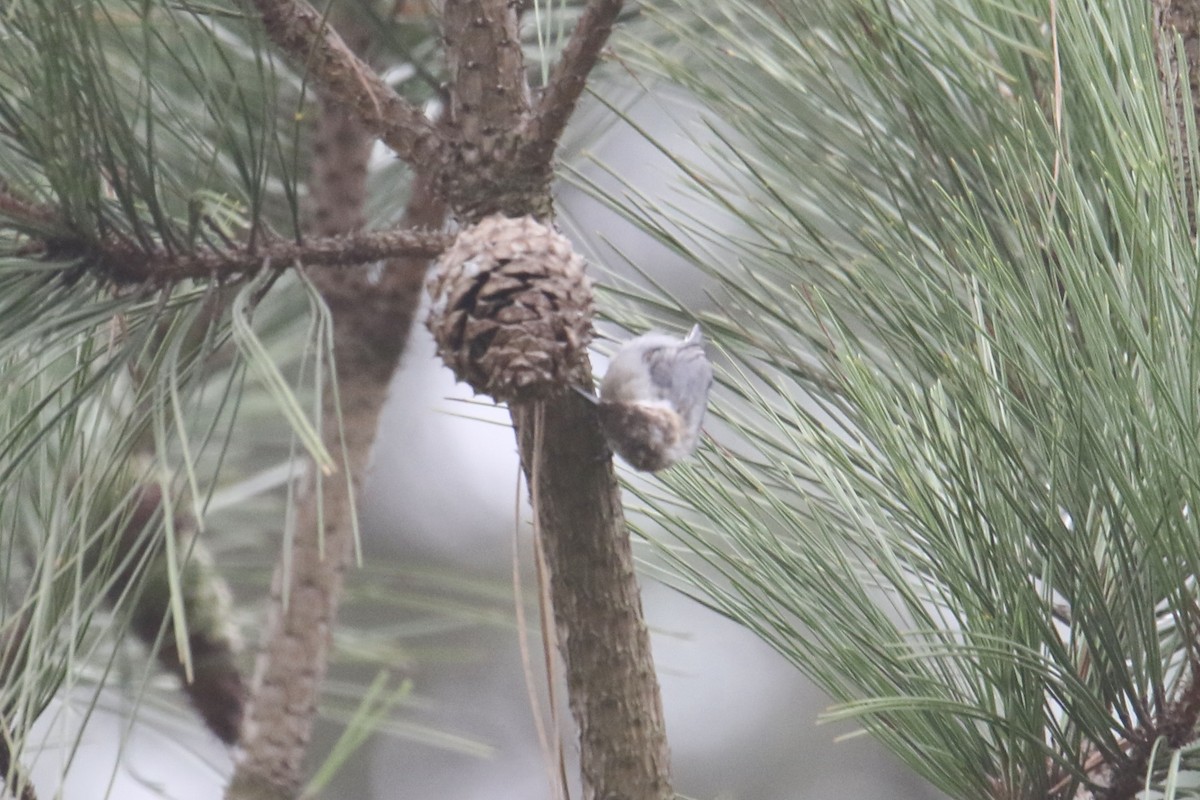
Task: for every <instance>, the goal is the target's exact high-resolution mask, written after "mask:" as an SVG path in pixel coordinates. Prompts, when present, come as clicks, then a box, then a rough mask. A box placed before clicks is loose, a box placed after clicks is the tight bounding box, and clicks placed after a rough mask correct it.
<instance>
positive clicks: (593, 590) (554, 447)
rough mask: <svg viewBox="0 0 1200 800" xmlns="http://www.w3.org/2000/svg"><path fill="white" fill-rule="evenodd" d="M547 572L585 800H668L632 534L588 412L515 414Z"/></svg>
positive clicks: (577, 406) (564, 401)
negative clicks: (616, 799) (575, 727)
mask: <svg viewBox="0 0 1200 800" xmlns="http://www.w3.org/2000/svg"><path fill="white" fill-rule="evenodd" d="M512 418H513V425H514V426H515V427H516V429H517V438H518V441H519V442H520V448H521V465H522V468H523V469H524V471H525V475H526V478H527V480H528V481H529V486H530V487H531V489H530V491H531V494H532V499H533V507H534V513H536V514H537V521H538V530H539V533H540V535H541V537H542V542H543V546H544V548H545V553H546V563H547V567H548V570H549V573H550V591H551V598H552V600H553V606H554V619H555V623H556V624H557V626H558V633H559V635H558V639H559V644H560V647H561V649H562V655H563V660H564V662H565V663H566V670H567V691H568V695H569V700H570V705H571V713H572V714H573V715H574V717H575V721H576V723H577V724H578V725H579V736H580V767H581V769H582V771H583V785H584V793H585V797H589V798H597V800H599V799H600V798H609V797H636V798H639V800H668V798H672V797H674V793H673V792H672V791H671V782H670V752H669V750H668V747H667V737H666V726H665V724H664V722H663V712H662V699H661V697H660V693H659V687H658V679H657V677H656V674H655V670H654V659H653V657H652V655H651V652H650V635H649V632H648V631H647V628H646V623H645V620H644V619H643V616H642V602H641V590H640V589H639V587H638V581H637V572H636V569H635V566H634V560H633V549H632V546H631V543H630V538H629V528H628V525H626V522H625V516H624V512H623V509H622V506H621V489H620V484H618V482H617V479H616V475H615V473H614V470H613V463H612V453H611V452H610V451H609V449H608V446H607V444H606V443H605V441H604V437H603V435H602V434H601V432H600V428H599V422H598V420H597V418H596V412H595V406H594V405H592V404H590V403H588V402H587V401H586V400H584V399H582V398H581V397H579V396H577V395H576V394H575V393H574V392H568V393H565V394H562V395H558V396H556V397H552V398H549V399H547V400H544V401H541V403H533V404H523V405H519V406H514V407H513V408H512Z"/></svg>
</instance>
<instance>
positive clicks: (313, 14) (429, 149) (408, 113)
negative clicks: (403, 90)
mask: <svg viewBox="0 0 1200 800" xmlns="http://www.w3.org/2000/svg"><path fill="white" fill-rule="evenodd" d="M254 5H255V7H256V8H257V9H258V12H259V15H260V16H261V17H262V21H263V26H264V27H265V29H266V31H267V35H268V36H269V37H270V38H271V40H272V41H274V42H275V44H277V45H278V46H279V47H280V48H281V49H283V51H284V52H285V53H287V54H288V55H289V56H290V57H291V58H292V59H293V61H294V62H295V63H297V64H299V65H300V66H302V67H304V68H305V69H306V70H307V72H308V73H309V74H310V75H311V76H312V77H313V78H314V79H315V80H316V81H317V83H318V84H319V85H320V87H321V88H322V89H323V90H324V91H326V92H328V93H330V94H331V95H333V96H335V97H337V98H339V100H341V101H342V102H343V103H345V104H347V105H348V106H350V107H351V108H353V109H354V112H355V114H356V115H357V116H358V118H359V119H360V120H361V121H362V123H363V125H364V126H365V127H366V129H367V130H368V131H370V132H371V133H373V134H375V135H377V136H379V137H380V138H381V139H382V140H383V141H384V143H385V144H387V145H388V147H390V148H392V150H394V151H395V152H396V155H398V156H399V157H400V158H401V159H403V160H404V161H405V162H407V163H408V164H412V165H414V166H417V165H420V164H422V163H427V162H428V161H430V160H431V159H432V158H433V157H434V156H435V155H436V154H437V153H438V151H439V149H440V148H441V141H440V137H439V135H438V133H437V130H436V129H435V127H434V126H433V124H432V123H431V122H430V121H429V120H428V119H427V118H426V117H425V115H424V114H423V113H421V110H420V109H418V108H416V107H415V106H413V105H412V104H410V103H409V102H408V101H407V100H405V99H404V98H402V97H400V96H399V95H398V94H396V93H395V92H394V91H393V90H392V88H391V87H390V86H388V85H387V84H386V83H384V81H383V80H382V79H381V78H380V77H379V76H378V75H377V74H376V73H375V71H374V70H372V69H371V68H370V66H368V65H367V64H365V63H364V62H363V61H362V59H360V58H359V57H358V56H356V55H355V54H354V53H353V51H351V50H350V48H348V47H347V46H346V43H345V42H344V41H343V40H342V37H341V36H339V35H338V34H337V32H336V31H334V30H333V29H332V28H331V27H330V26H329V25H328V24H327V22H326V20H325V19H324V17H322V15H321V14H320V13H319V12H317V10H316V9H314V8H313V7H312V6H310V5H309V4H308V3H306V2H304V0H255V2H254Z"/></svg>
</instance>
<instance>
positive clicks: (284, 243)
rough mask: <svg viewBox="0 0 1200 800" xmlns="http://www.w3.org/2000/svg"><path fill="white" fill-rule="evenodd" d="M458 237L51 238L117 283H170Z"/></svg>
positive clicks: (57, 250) (407, 250)
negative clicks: (148, 245) (166, 241)
mask: <svg viewBox="0 0 1200 800" xmlns="http://www.w3.org/2000/svg"><path fill="white" fill-rule="evenodd" d="M451 241H453V237H452V236H450V235H449V234H446V233H442V232H440V231H430V230H413V229H404V228H393V229H389V230H382V231H361V232H357V233H349V234H345V235H342V236H323V237H315V238H311V239H305V240H303V241H300V242H294V241H288V240H284V239H277V240H275V241H272V242H269V243H268V244H265V245H260V246H258V247H257V248H253V249H252V248H250V247H245V248H242V249H238V250H231V251H214V250H208V251H202V252H198V253H190V254H172V253H168V252H166V251H165V250H153V251H150V252H146V251H144V250H142V249H141V248H140V247H139V246H138V245H137V244H135V243H133V242H126V241H113V240H109V241H105V242H101V243H99V244H98V245H93V244H87V243H84V242H82V241H72V240H66V241H57V242H49V243H47V244H48V247H47V252H48V254H50V255H80V256H84V257H86V256H88V255H91V256H93V257H95V258H96V261H97V264H96V268H97V269H98V271H100V272H101V273H102V274H103V275H104V276H105V277H107V278H108V279H110V280H112V281H113V282H115V283H118V284H122V285H128V284H133V283H151V284H164V283H173V282H176V281H181V280H185V279H189V278H192V279H203V278H229V277H233V276H239V275H247V274H252V273H255V272H258V271H259V270H261V269H265V268H270V269H276V270H285V269H289V268H291V267H292V266H294V265H295V264H296V263H300V264H304V265H306V266H314V267H337V266H356V265H359V264H367V263H370V262H372V261H381V260H384V259H389V258H402V257H407V258H421V259H428V258H431V257H433V256H436V255H438V254H439V253H441V251H442V250H444V249H445V248H446V247H447V246H448V245H449V244H450V242H451Z"/></svg>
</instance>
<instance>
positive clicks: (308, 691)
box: [227, 19, 444, 800]
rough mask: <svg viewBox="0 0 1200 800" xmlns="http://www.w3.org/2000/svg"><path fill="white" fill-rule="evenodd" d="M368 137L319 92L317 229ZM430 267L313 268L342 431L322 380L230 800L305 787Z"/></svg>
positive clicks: (335, 226)
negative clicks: (318, 470)
mask: <svg viewBox="0 0 1200 800" xmlns="http://www.w3.org/2000/svg"><path fill="white" fill-rule="evenodd" d="M342 24H343V25H345V26H346V29H347V30H348V31H352V32H353V35H351V36H348V38H350V40H351V42H352V43H353V44H352V45H351V46H356V47H357V48H359V49H365V46H366V44H367V38H368V37H367V35H366V33H365V31H363V30H362V29H361V28H359V27H358V26H356V25H355V24H354V22H353V21H352V20H349V19H346V20H343V21H342ZM373 145H374V136H372V135H371V133H370V130H369V129H368V127H367V126H366V125H364V124H363V123H362V121H361V120H360V119H359V118H358V116H357V115H356V114H354V113H353V112H352V111H351V110H350V109H349V108H348V107H347V106H345V105H343V104H341V103H340V102H339V101H337V100H334V99H332V98H330V97H328V96H325V97H323V98H322V100H321V104H320V112H319V114H318V116H317V123H316V132H315V140H314V145H313V163H312V176H311V179H310V184H309V185H310V195H311V198H312V201H313V209H312V228H313V232H314V233H316V234H317V235H320V236H337V235H342V234H347V233H350V232H352V231H355V230H358V229H359V228H361V227H362V226H363V224H364V221H365V220H364V217H363V208H364V205H365V199H366V176H367V161H368V159H369V157H370V153H371V148H372V147H373ZM443 209H444V207H443V205H442V204H441V203H440V202H439V201H437V199H436V198H434V197H433V196H432V195H431V194H430V192H429V191H428V182H427V181H425V180H423V179H422V180H418V182H417V184H416V186H415V187H414V190H413V193H412V196H411V198H410V201H409V206H408V210H407V213H406V215H405V219H404V224H403V227H418V226H419V227H438V226H440V225H441V223H442V218H443V216H444V210H443ZM426 265H427V260H426V259H424V258H416V257H415V258H402V259H393V260H391V261H389V262H387V263H386V264H384V265H383V269H382V270H381V271H373V270H372V267H371V266H370V265H366V266H357V267H351V268H347V269H345V270H340V271H330V270H324V271H316V272H314V273H313V275H312V280H313V282H314V283H315V284H316V286H317V287H318V289H319V290H320V292H321V294H322V295H323V297H324V298H325V301H326V303H327V304H328V306H329V310H330V312H331V315H332V319H333V333H334V357H335V359H336V362H337V368H338V375H337V378H338V398H337V399H338V400H339V401H340V411H341V428H340V434H339V420H338V405H337V404H336V403H335V399H334V394H333V392H332V391H329V390H328V388H327V390H326V392H325V395H324V396H325V404H324V410H323V416H324V419H323V420H322V422H323V429H322V430H323V431H324V435H325V443H326V446H327V448H328V450H329V452H330V453H333V454H334V457H335V460H336V463H337V467H338V471H337V472H336V473H335V474H334V475H333V476H331V477H329V478H326V479H325V480H324V481H323V486H322V491H321V492H320V493H318V492H317V491H316V490H315V487H310V491H308V492H305V493H304V495H303V498H302V500H301V503H300V507H299V509H298V510H297V515H296V530H295V538H294V540H293V543H292V547H291V552H290V560H291V564H290V567H289V569H290V576H291V583H290V585H289V586H288V587H287V589H288V602H287V604H286V605H284V603H283V590H284V585H283V581H284V579H285V573H286V572H288V570H286V569H285V566H284V562H283V561H282V560H281V563H280V565H279V566H278V567H277V568H276V571H275V577H274V581H273V585H272V609H273V614H272V618H271V620H270V621H269V624H268V630H267V634H266V643H265V646H264V650H263V652H262V654H261V656H260V659H259V667H258V674H257V676H256V681H255V689H254V691H253V694H252V702H251V704H250V707H249V709H248V711H247V724H246V727H245V731H244V735H243V739H242V744H243V748H244V752H245V757H244V759H243V760H242V761H241V763H239V765H238V768H237V771H236V773H235V775H234V780H233V782H232V783H231V785H230V788H229V792H228V794H227V796H228V797H229V798H231V800H232V799H234V798H236V799H237V800H260V799H262V800H265V799H266V798H281V799H282V798H292V797H295V796H296V794H297V791H298V789H299V787H300V782H301V776H302V775H303V759H304V755H305V753H306V751H307V748H308V743H309V739H310V737H311V734H312V728H313V722H314V719H315V717H316V711H317V703H318V700H319V695H320V689H321V684H322V682H323V679H324V677H325V672H326V669H327V665H328V658H329V649H330V644H331V632H332V625H333V623H334V620H335V618H336V615H337V609H338V603H339V600H340V598H341V594H342V584H343V573H344V570H345V566H346V564H347V563H348V562H349V560H350V559H351V558H352V556H353V550H354V538H353V514H354V506H353V499H354V498H353V496H352V495H354V494H357V492H358V489H359V487H360V485H361V479H362V475H363V474H364V472H365V471H366V468H367V467H368V465H369V461H370V454H371V447H372V444H373V442H374V440H375V433H376V429H377V427H378V422H379V414H380V411H381V410H382V408H383V404H384V402H385V400H386V399H387V390H388V384H389V381H390V379H391V376H392V373H393V372H394V371H395V369H396V364H397V361H398V360H399V357H400V354H401V353H402V352H403V350H404V346H405V344H406V342H407V340H408V332H409V329H410V328H411V326H412V321H413V316H414V315H415V313H416V309H417V306H418V304H419V301H420V296H421V288H422V286H423V281H424V275H425V269H426ZM343 436H344V438H343ZM347 475H348V476H350V482H349V483H348V482H347V479H346V476H347Z"/></svg>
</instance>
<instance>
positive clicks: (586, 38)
mask: <svg viewBox="0 0 1200 800" xmlns="http://www.w3.org/2000/svg"><path fill="white" fill-rule="evenodd" d="M622 5H623V0H590V2H589V3H588V5H587V8H586V9H584V12H583V14H582V15H581V16H580V18H579V22H578V23H576V25H575V30H574V31H573V32H572V33H571V38H570V40H569V41H568V42H567V46H566V47H564V48H563V52H562V56H560V57H559V59H558V63H557V64H555V65H554V69H553V70H551V72H550V79H549V81H548V82H547V84H546V88H545V89H544V90H543V91H542V96H541V98H540V99H539V100H538V103H537V107H536V108H535V109H534V113H533V116H532V117H531V118H530V120H529V122H528V123H527V124H526V126H525V130H524V131H523V132H522V138H523V139H524V143H523V145H522V152H521V159H520V160H521V162H522V163H525V164H543V163H547V162H549V161H550V159H551V158H552V157H553V155H554V149H555V147H556V146H557V145H558V140H559V139H560V138H561V137H562V134H563V131H564V130H565V129H566V127H567V121H568V120H569V119H570V118H571V114H572V112H573V111H574V110H575V105H576V103H578V102H579V97H580V95H582V94H583V90H584V88H585V87H586V86H587V78H588V75H589V74H590V73H591V71H592V68H593V67H594V66H595V65H596V62H597V61H599V60H600V52H601V51H602V50H603V49H604V45H605V43H606V42H607V41H608V37H609V35H610V34H611V33H612V28H613V23H614V22H615V21H616V19H617V15H618V14H620V13H621V7H622Z"/></svg>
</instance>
